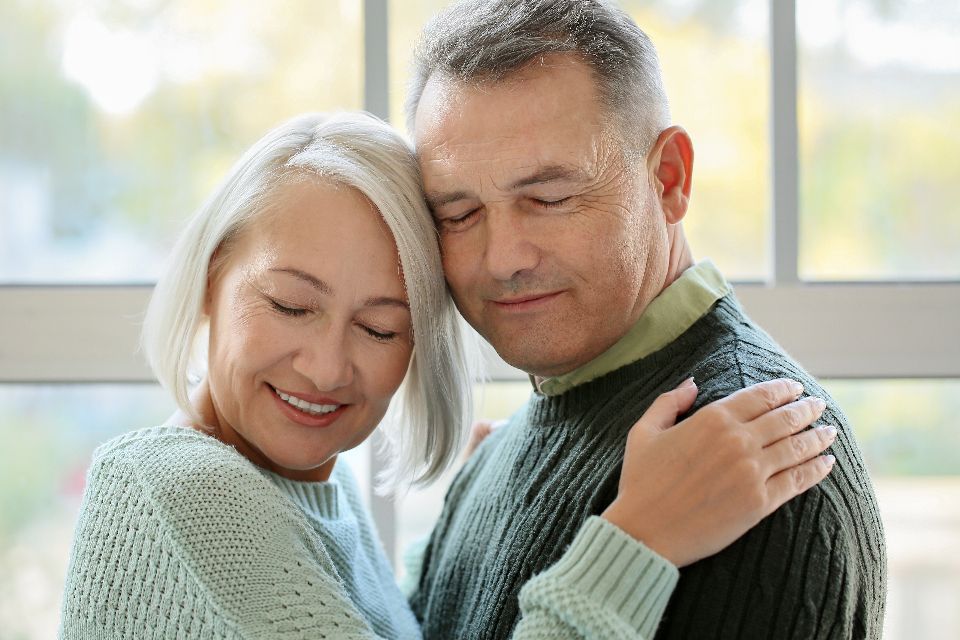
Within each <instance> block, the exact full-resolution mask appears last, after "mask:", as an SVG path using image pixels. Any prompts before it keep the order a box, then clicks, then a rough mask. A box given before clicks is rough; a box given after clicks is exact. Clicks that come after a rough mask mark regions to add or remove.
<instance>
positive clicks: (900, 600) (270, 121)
mask: <svg viewBox="0 0 960 640" xmlns="http://www.w3.org/2000/svg"><path fill="white" fill-rule="evenodd" d="M442 4H443V3H442V2H440V1H439V0H434V1H426V0H417V1H410V0H404V1H403V2H400V1H399V0H394V1H392V2H390V3H389V6H388V8H389V14H388V15H389V32H388V35H389V40H388V42H389V44H388V55H389V73H390V83H391V107H390V109H391V121H392V122H393V123H394V124H395V125H396V126H398V127H401V128H402V127H403V118H402V114H401V105H402V97H403V87H404V82H405V79H406V76H407V71H406V69H407V64H408V61H409V50H410V47H411V45H412V43H413V40H414V38H415V35H416V34H417V32H418V30H419V29H420V27H421V25H422V24H423V23H424V21H425V20H426V19H427V18H428V17H429V16H430V15H431V14H432V13H434V12H435V11H436V10H437V9H438V8H439V7H440V6H442ZM797 4H798V5H800V8H799V10H798V14H797V33H798V83H799V102H798V109H799V122H798V124H799V143H800V154H799V155H800V183H799V189H800V247H799V248H800V255H799V271H800V275H801V277H802V278H803V279H805V280H823V281H910V282H918V281H931V280H936V281H956V280H960V205H958V204H957V203H958V202H960V180H958V176H960V36H958V34H960V5H958V4H957V3H956V2H955V0H803V1H802V2H798V3H797ZM624 6H625V7H626V8H627V9H628V10H629V11H630V13H631V14H632V15H633V16H634V17H635V18H636V19H637V21H638V22H639V24H640V25H641V26H643V27H644V28H645V29H647V30H648V32H649V33H650V34H651V36H652V37H653V39H654V41H655V43H656V44H657V46H658V48H659V50H660V54H661V58H662V62H663V67H664V72H665V79H666V83H667V89H668V93H669V95H670V97H671V101H672V104H673V112H674V119H675V121H676V122H678V123H681V124H684V125H685V126H686V127H687V128H688V130H689V131H690V133H691V135H692V137H693V140H694V143H695V146H696V150H697V163H696V171H695V182H694V185H695V186H694V199H693V205H692V210H691V212H690V214H689V216H688V218H687V220H688V222H687V223H686V224H687V229H688V232H689V235H690V236H691V241H692V244H693V247H694V249H695V251H696V252H697V255H698V257H703V256H710V257H712V258H713V259H714V261H715V262H717V264H718V265H719V266H720V267H721V268H722V269H723V270H724V271H725V272H726V273H727V275H728V276H729V277H731V278H732V279H735V280H741V281H744V280H747V281H764V280H766V279H768V278H769V276H770V268H769V267H768V265H769V264H770V257H771V249H770V241H769V237H770V232H771V224H770V205H769V202H770V198H771V183H770V178H769V176H770V173H771V166H770V160H769V158H770V142H769V136H768V129H769V127H770V107H769V102H770V100H769V94H770V77H769V76H770V65H771V62H770V53H769V44H768V37H769V26H768V24H769V15H768V8H767V2H766V1H765V0H660V1H649V2H641V1H639V0H635V1H629V2H625V3H624ZM363 20H364V15H363V4H362V3H361V2H360V1H359V0H341V1H339V2H337V1H334V0H323V1H320V0H280V1H278V2H269V3H267V2H256V3H254V2H250V3H236V2H227V1H226V0H192V1H190V2H186V1H182V0H96V1H93V2H91V1H81V0H7V1H5V2H3V3H2V4H0V284H2V285H4V286H5V287H6V288H8V289H9V288H16V287H23V286H24V285H37V284H42V285H78V286H82V285H90V284H130V283H150V282H151V281H152V280H153V279H154V278H155V277H156V275H157V273H158V270H159V268H160V265H161V264H162V260H163V258H164V255H165V252H166V251H167V250H168V248H169V247H170V246H171V243H172V240H173V237H174V234H175V233H176V231H177V230H178V228H179V227H180V225H181V224H182V222H183V221H184V219H185V218H186V217H187V216H188V215H189V213H190V212H191V211H192V210H193V209H194V208H196V207H197V206H198V205H199V203H200V202H201V200H202V199H203V197H204V196H205V194H206V193H207V192H208V191H209V190H210V189H211V187H212V186H213V185H214V183H215V182H216V181H217V180H218V178H219V176H221V174H222V173H223V172H224V171H225V170H226V168H227V167H228V166H229V165H230V164H231V163H232V162H233V160H234V159H235V158H236V157H237V156H238V154H239V153H240V152H241V151H242V150H243V149H244V148H246V147H247V146H248V145H249V144H250V143H252V142H253V141H254V140H256V139H257V138H259V137H260V135H262V134H263V133H264V132H265V131H266V130H267V129H268V128H270V127H272V126H273V125H275V124H277V123H278V122H279V121H281V120H283V119H285V118H287V117H289V116H291V115H294V114H296V113H299V112H302V111H307V110H332V109H358V108H361V106H362V104H363V40H362V37H363V26H364V25H363ZM67 291H69V290H67ZM68 320H69V319H68ZM131 321H135V319H131ZM917 330H918V331H922V330H923V328H922V326H918V327H917ZM17 339H18V340H30V339H31V337H30V334H29V332H25V334H24V335H23V336H18V338H17ZM33 339H36V338H33ZM890 339H891V340H896V339H897V336H890ZM0 355H2V354H0ZM825 383H826V386H827V388H828V389H829V390H830V391H831V393H833V394H834V396H835V397H836V398H837V399H838V400H839V402H840V404H841V405H842V406H843V407H844V408H845V410H846V411H847V413H848V414H849V416H850V417H851V419H852V422H853V424H854V425H855V427H856V435H857V437H858V439H859V441H860V443H861V445H862V447H863V451H864V453H865V455H866V458H867V462H868V466H869V468H870V470H871V473H872V475H873V477H874V479H875V484H876V489H877V494H878V496H879V498H880V501H881V509H882V511H883V515H884V519H885V525H886V531H887V539H888V549H889V558H890V567H889V569H890V578H891V579H890V585H889V587H890V589H889V598H888V612H887V625H886V628H887V633H886V637H887V638H891V639H910V640H917V639H921V638H947V637H954V638H956V637H960V607H958V604H960V553H958V551H960V454H958V451H960V430H958V429H957V421H956V416H957V415H958V414H960V380H957V379H933V378H926V379H924V378H921V379H910V380H889V379H857V380H827V381H825ZM478 389H479V391H480V393H479V403H478V406H479V408H478V413H479V414H480V415H482V416H486V417H493V418H496V417H502V416H506V415H508V414H509V413H510V412H512V410H514V409H515V408H517V407H518V406H519V405H520V404H521V403H522V402H523V400H524V398H525V397H526V395H527V393H528V385H527V383H526V382H524V381H523V380H500V381H496V382H492V383H488V384H486V385H482V386H480V387H478ZM171 408H172V403H171V402H170V400H169V399H168V398H167V397H166V396H165V394H164V393H163V392H162V391H160V390H159V388H157V387H156V386H154V385H146V384H99V383H97V384H90V383H78V382H71V381H70V380H69V379H67V380H64V381H62V382H61V383H59V384H38V383H30V382H20V383H17V382H10V383H6V384H0V441H2V442H3V443H4V445H3V447H2V448H0V635H2V637H3V638H7V639H9V640H26V639H34V638H36V639H39V638H50V637H52V636H53V634H54V630H55V628H56V624H57V616H58V604H59V597H60V589H61V585H62V580H63V576H64V571H65V568H66V561H67V552H68V548H69V543H70V538H71V533H72V526H73V520H74V518H75V515H76V512H77V509H78V506H79V498H80V495H81V492H82V488H83V481H84V480H83V478H84V473H85V469H86V465H87V464H88V462H89V458H90V453H91V451H92V450H93V448H94V447H95V446H96V445H97V444H98V443H100V442H103V441H104V440H106V439H108V438H110V437H112V436H113V435H115V434H118V433H121V432H123V431H126V430H129V429H133V428H139V427H145V426H149V425H153V424H157V423H158V422H160V421H162V420H163V419H164V418H165V417H166V415H167V414H168V413H169V412H170V411H171ZM351 457H352V459H353V460H354V468H355V471H356V472H357V473H358V475H360V476H361V480H362V481H363V482H364V483H366V482H367V476H368V463H367V457H366V456H365V453H364V452H363V451H361V452H357V453H356V454H354V455H352V456H351ZM443 489H444V485H443V484H440V485H438V486H436V487H434V488H433V489H430V490H428V491H424V492H418V493H412V494H409V495H407V496H404V497H402V498H401V499H400V500H399V503H398V505H399V507H398V519H397V526H396V530H395V532H394V534H395V536H396V538H397V540H398V545H397V546H398V547H402V546H403V545H404V544H405V543H407V542H409V541H410V540H412V539H414V538H415V537H417V536H419V535H423V534H425V533H427V532H428V531H429V529H430V526H431V522H432V519H433V517H434V516H435V514H436V513H437V512H438V510H439V508H440V503H441V500H442V495H443Z"/></svg>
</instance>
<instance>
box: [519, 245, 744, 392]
mask: <svg viewBox="0 0 960 640" xmlns="http://www.w3.org/2000/svg"><path fill="white" fill-rule="evenodd" d="M728 293H730V285H729V284H728V283H727V281H726V279H724V277H723V275H722V274H721V273H720V271H719V270H718V269H717V267H716V266H715V265H714V264H713V262H711V261H710V260H703V261H701V262H698V263H697V264H696V265H694V266H692V267H690V268H689V269H687V270H686V271H684V272H683V273H682V274H681V275H680V277H679V278H677V279H676V280H675V281H674V282H673V283H672V284H670V286H668V287H667V288H666V289H664V290H663V291H661V292H660V295H658V296H657V297H656V298H654V299H653V300H652V301H651V302H650V304H649V305H648V306H647V308H646V309H645V310H644V312H643V314H642V315H641V316H640V318H639V319H638V320H637V322H636V323H635V324H634V325H633V326H632V327H630V329H629V330H628V331H627V333H626V334H625V335H624V336H623V337H622V338H620V340H618V341H617V342H616V343H615V344H614V345H613V346H612V347H610V348H609V349H607V350H606V351H604V352H603V353H601V354H600V355H599V356H597V357H596V358H594V359H593V360H591V361H590V362H588V363H586V364H584V365H583V366H581V367H578V368H576V369H574V370H573V371H570V372H568V373H565V374H563V375H559V376H554V377H552V378H545V379H542V380H540V381H539V384H538V383H537V381H536V380H535V378H534V377H533V376H530V382H531V383H533V387H534V389H535V390H536V391H537V392H538V393H540V394H542V395H545V396H555V395H559V394H561V393H563V392H565V391H568V390H570V389H572V388H573V387H575V386H577V385H581V384H583V383H585V382H589V381H591V380H594V379H596V378H599V377H600V376H603V375H605V374H607V373H610V372H611V371H615V370H617V369H619V368H620V367H623V366H626V365H628V364H630V363H631V362H636V361H637V360H639V359H640V358H643V357H646V356H648V355H650V354H651V353H654V352H656V351H659V350H660V349H662V348H664V347H665V346H667V345H668V344H670V343H671V342H673V341H674V340H676V339H677V338H679V337H680V336H681V335H682V334H683V333H684V332H685V331H686V330H687V329H689V328H690V327H692V326H693V324H694V323H695V322H696V321H697V320H699V319H700V318H702V317H703V316H705V315H706V314H707V312H708V311H710V309H711V308H712V307H713V305H714V304H715V303H716V302H717V300H719V299H720V298H722V297H724V296H725V295H727V294H728Z"/></svg>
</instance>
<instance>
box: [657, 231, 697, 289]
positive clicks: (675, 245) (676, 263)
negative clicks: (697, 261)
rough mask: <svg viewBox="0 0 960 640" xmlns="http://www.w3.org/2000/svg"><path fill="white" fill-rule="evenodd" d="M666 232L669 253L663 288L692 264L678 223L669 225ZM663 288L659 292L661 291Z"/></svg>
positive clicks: (687, 244) (686, 243)
mask: <svg viewBox="0 0 960 640" xmlns="http://www.w3.org/2000/svg"><path fill="white" fill-rule="evenodd" d="M667 234H668V236H669V238H670V255H669V256H668V258H667V277H666V278H664V280H663V289H666V288H667V287H669V286H670V285H671V284H673V283H674V282H676V280H677V278H679V277H680V276H681V275H683V272H684V271H686V270H687V269H689V268H690V267H692V266H693V252H692V251H691V250H690V243H688V242H687V236H686V234H684V233H683V227H681V226H680V225H679V224H675V225H670V226H669V227H668V228H667ZM663 289H661V290H660V293H663Z"/></svg>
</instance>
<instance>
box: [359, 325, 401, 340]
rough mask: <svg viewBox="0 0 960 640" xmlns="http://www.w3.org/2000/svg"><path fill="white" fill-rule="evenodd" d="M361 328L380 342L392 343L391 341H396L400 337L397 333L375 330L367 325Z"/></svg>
mask: <svg viewBox="0 0 960 640" xmlns="http://www.w3.org/2000/svg"><path fill="white" fill-rule="evenodd" d="M360 327H361V328H362V329H363V330H364V331H365V332H366V333H367V335H369V336H370V337H371V338H373V339H374V340H377V341H379V342H390V341H391V340H394V339H396V337H397V336H398V335H400V334H399V333H397V332H396V331H385V330H381V329H374V328H373V327H370V326H368V325H365V324H361V325H360Z"/></svg>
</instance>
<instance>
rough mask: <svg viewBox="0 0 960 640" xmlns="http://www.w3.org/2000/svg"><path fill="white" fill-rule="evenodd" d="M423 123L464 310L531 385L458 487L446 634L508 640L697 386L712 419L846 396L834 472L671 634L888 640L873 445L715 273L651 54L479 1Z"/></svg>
mask: <svg viewBox="0 0 960 640" xmlns="http://www.w3.org/2000/svg"><path fill="white" fill-rule="evenodd" d="M408 116H409V118H410V124H411V130H412V131H413V133H414V138H415V143H416V147H417V153H418V157H419V159H420V164H421V169H422V172H423V179H424V185H425V192H426V195H427V199H428V201H429V203H430V205H431V209H432V211H433V213H434V217H435V219H436V224H437V228H438V231H439V237H440V242H441V248H442V251H443V259H444V268H445V272H446V276H447V281H448V283H449V286H450V289H451V291H452V293H453V295H454V298H455V300H456V302H457V306H458V308H459V309H460V311H461V313H462V314H463V315H464V317H465V318H466V319H467V321H469V322H470V324H472V325H473V326H474V327H475V328H476V329H477V331H478V332H479V333H480V334H481V335H482V336H484V338H486V339H487V340H488V341H489V342H490V343H491V344H492V345H493V346H494V348H495V349H496V350H497V352H498V353H499V354H500V355H501V357H503V359H504V360H506V361H507V362H508V363H510V364H512V365H514V366H516V367H518V368H520V369H522V370H524V371H526V372H528V373H529V374H530V376H531V381H532V384H533V386H534V393H533V395H532V397H531V399H530V401H529V403H528V404H527V406H526V407H525V408H524V409H523V410H521V411H520V412H519V413H518V414H516V415H515V416H514V417H513V418H512V419H511V421H510V423H509V424H508V425H507V426H505V427H503V428H502V429H499V430H497V431H496V432H494V433H493V434H492V435H491V436H490V437H489V438H488V439H487V440H486V441H485V442H484V443H483V445H482V446H481V447H480V448H479V449H478V450H477V452H476V453H475V454H474V456H473V457H472V458H471V460H470V461H469V463H468V464H467V465H466V466H465V467H464V469H463V471H462V472H461V473H460V475H459V476H458V477H457V478H456V480H455V481H454V483H453V485H452V486H451V488H450V491H449V493H448V495H447V499H446V502H445V506H444V511H443V513H442V515H441V517H440V519H439V521H438V523H437V527H436V529H435V530H434V533H433V535H432V537H431V540H430V543H429V546H428V548H427V550H426V553H425V557H424V563H423V569H422V573H421V576H420V580H419V584H418V588H417V591H416V592H415V593H414V595H413V598H412V603H413V606H414V611H415V613H416V614H417V616H418V618H420V620H421V622H422V624H423V629H424V633H425V635H426V637H428V638H506V637H508V636H509V635H510V632H511V630H512V629H513V627H514V626H515V625H516V623H517V620H518V615H519V612H518V606H517V594H518V591H519V588H520V587H521V586H522V585H523V583H524V582H525V581H526V580H527V579H528V578H530V577H531V576H532V575H535V574H537V573H538V572H540V571H542V570H543V569H545V568H546V567H548V566H550V565H551V564H553V563H554V562H555V561H556V559H557V558H558V557H559V556H560V554H561V553H562V552H563V550H564V549H565V547H566V546H567V545H569V544H570V542H571V540H572V539H573V537H574V535H575V533H576V532H577V530H578V528H579V527H580V525H581V523H582V522H583V521H584V520H585V519H586V518H587V517H589V516H590V515H592V514H598V513H601V512H602V511H603V510H604V509H605V508H606V507H607V506H608V505H609V504H610V503H611V501H612V500H613V499H614V498H615V497H616V491H617V482H618V478H619V471H620V464H621V462H622V456H623V447H624V440H625V436H626V433H627V431H628V430H629V428H630V426H631V425H632V424H633V423H634V422H635V421H636V420H637V418H639V417H640V415H641V414H642V413H643V411H644V410H645V409H646V408H647V407H648V406H649V405H650V404H651V402H652V401H653V400H654V399H655V398H656V397H657V395H658V394H660V393H662V392H663V391H665V390H668V389H671V388H673V387H674V386H676V385H677V384H678V383H679V382H680V381H681V380H683V379H684V378H686V377H688V376H691V375H692V376H694V377H695V378H696V380H697V382H698V384H699V387H700V390H701V395H700V397H699V399H698V402H699V404H698V406H700V405H702V404H704V403H707V402H709V401H712V400H715V399H718V398H720V397H724V396H726V395H729V394H730V393H732V392H734V391H736V390H737V389H740V388H743V387H745V386H748V385H750V384H753V383H755V382H759V381H761V380H765V379H771V378H776V377H788V378H793V379H796V380H799V381H800V382H802V383H803V384H804V386H805V388H806V390H807V393H809V394H811V395H817V396H820V397H824V398H827V402H828V405H827V409H826V413H825V414H824V417H823V421H825V422H826V423H829V424H835V425H839V428H840V435H839V437H838V439H837V441H836V443H835V445H834V446H833V450H832V453H833V454H834V455H835V456H836V458H837V462H836V466H835V468H834V470H833V472H832V473H831V474H830V475H829V476H828V478H827V479H826V480H825V481H823V482H822V483H821V484H820V485H819V486H818V487H815V488H814V489H812V490H811V491H809V492H807V493H805V494H803V495H802V496H800V497H798V498H796V499H794V500H792V501H790V502H789V503H787V504H786V505H784V506H783V507H781V508H780V509H779V510H777V511H776V512H774V514H773V515H771V516H770V517H768V518H766V519H765V520H763V521H762V522H761V523H760V524H759V525H758V526H757V527H755V528H754V529H753V530H751V531H750V532H749V533H748V534H747V535H746V536H744V537H743V538H741V539H740V540H739V541H737V542H736V543H734V544H733V545H732V546H730V547H728V548H727V549H725V550H724V551H722V552H721V553H719V554H718V555H716V556H713V557H711V558H708V559H706V560H703V561H700V562H697V563H695V564H693V565H690V566H688V567H685V568H684V569H682V572H681V579H680V583H679V585H678V587H677V589H676V591H675V592H674V594H673V596H672V599H671V602H670V605H669V607H668V609H667V612H666V615H665V616H664V618H663V620H662V622H661V624H660V627H659V629H658V634H657V637H659V638H691V637H707V636H709V637H722V638H774V637H775V638H850V637H856V638H864V637H870V638H876V637H879V636H880V633H881V628H882V618H883V603H884V591H885V565H886V561H885V555H884V546H883V533H882V528H881V524H880V519H879V515H878V511H877V506H876V500H875V498H874V495H873V490H872V488H871V485H870V482H869V479H868V478H867V474H866V471H865V469H864V467H863V463H862V461H861V457H860V453H859V451H858V449H857V445H856V443H855V442H854V439H853V436H852V434H851V432H850V427H849V425H848V424H847V422H846V419H845V418H844V416H843V414H842V413H841V412H840V410H839V408H838V407H837V406H836V405H835V404H834V403H833V402H832V400H830V399H829V397H828V396H827V395H826V393H825V392H824V390H823V389H822V388H821V387H820V386H819V385H818V384H817V383H816V381H815V380H814V379H812V378H811V377H810V375H809V374H807V373H806V372H805V371H804V370H803V369H802V368H801V367H800V366H799V365H797V364H796V363H795V362H793V361H792V360H791V359H790V358H789V357H788V356H787V355H786V354H785V353H784V352H783V351H782V349H781V348H780V347H778V346H777V345H776V344H775V343H774V342H773V341H772V340H771V339H770V338H769V336H767V335H766V334H765V333H764V332H763V331H762V330H760V329H759V328H758V327H756V326H755V325H754V324H752V323H751V321H750V320H749V319H748V318H747V317H746V316H745V315H744V313H743V311H742V309H741V308H740V306H739V304H738V303H737V301H736V298H735V297H734V295H733V293H732V291H731V290H730V287H729V285H728V284H727V283H726V282H725V280H724V279H723V277H722V276H721V275H720V274H719V272H718V271H717V270H716V268H715V267H714V266H713V265H712V264H710V263H709V262H704V263H700V264H694V261H693V258H692V254H691V250H690V247H689V245H688V243H687V240H686V238H685V237H684V233H683V228H682V226H681V221H682V219H683V217H684V215H685V214H686V212H687V204H688V200H689V198H690V192H691V175H692V173H691V171H692V166H693V148H692V144H691V141H690V138H689V137H688V135H687V134H686V132H684V130H683V129H681V128H680V127H677V126H672V125H671V124H670V117H669V110H668V106H667V100H666V97H665V95H664V91H663V87H662V83H661V80H660V71H659V62H658V61H657V58H656V53H655V51H654V48H653V45H652V44H651V43H650V41H649V39H648V38H647V36H646V35H645V34H644V33H643V32H642V31H641V30H640V29H639V28H638V27H637V26H636V25H635V24H634V23H633V22H632V20H631V19H630V18H629V17H628V16H627V15H626V14H624V13H623V12H621V11H620V10H619V9H617V8H615V7H612V6H610V5H609V4H608V3H606V2H603V1H598V0H595V1H587V0H528V1H523V2H516V0H513V1H511V0H490V1H477V0H471V1H468V2H463V3H461V4H458V5H456V6H454V7H452V8H450V9H448V10H447V11H446V12H444V13H443V14H441V15H440V16H438V17H437V18H436V19H434V21H432V22H431V24H430V25H428V26H427V27H426V29H425V31H424V33H423V35H422V39H421V45H420V47H419V48H418V51H417V54H416V60H415V78H414V81H413V85H412V90H411V97H410V100H409V104H408ZM691 464H695V461H692V462H691ZM654 480H655V479H653V478H651V481H654Z"/></svg>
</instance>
